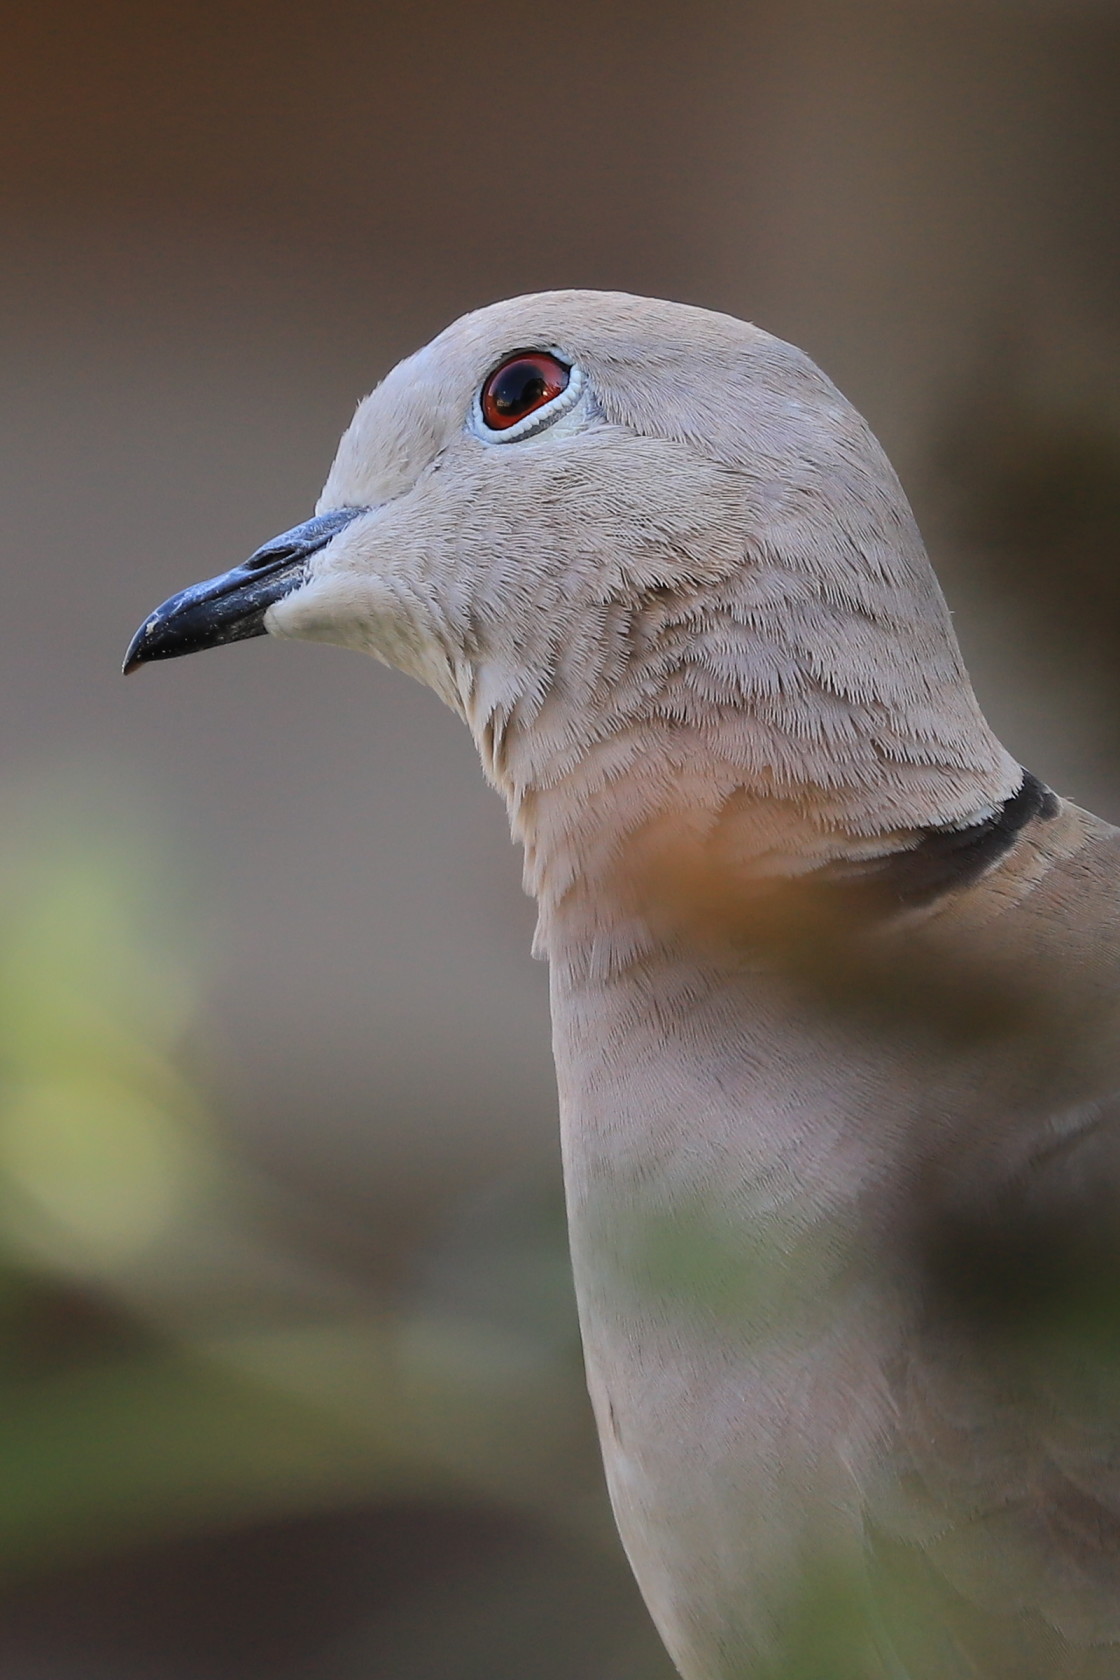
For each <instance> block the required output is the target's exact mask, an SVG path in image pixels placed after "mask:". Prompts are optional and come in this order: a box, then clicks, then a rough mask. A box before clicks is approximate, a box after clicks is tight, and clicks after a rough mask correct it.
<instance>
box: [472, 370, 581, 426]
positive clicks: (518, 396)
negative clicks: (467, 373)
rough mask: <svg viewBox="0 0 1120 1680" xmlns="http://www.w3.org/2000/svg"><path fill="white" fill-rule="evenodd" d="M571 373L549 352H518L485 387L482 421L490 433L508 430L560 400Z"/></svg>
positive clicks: (482, 396) (496, 371)
mask: <svg viewBox="0 0 1120 1680" xmlns="http://www.w3.org/2000/svg"><path fill="white" fill-rule="evenodd" d="M570 372H571V370H570V369H569V368H566V367H565V366H564V364H563V362H558V361H557V360H556V357H555V356H550V355H549V354H548V352H547V351H546V350H519V351H518V353H517V355H516V356H511V357H510V358H509V360H508V362H503V363H502V365H501V367H499V368H495V369H494V372H493V373H492V374H491V375H490V377H489V379H488V380H487V381H486V383H485V385H484V386H483V387H482V395H481V397H480V398H479V401H480V403H481V405H482V418H483V419H484V420H485V422H486V424H487V425H488V426H489V427H490V429H491V431H495V432H505V431H508V430H509V428H510V426H516V424H517V422H518V421H519V420H524V418H525V416H526V415H527V414H532V413H533V411H534V410H535V409H538V408H543V407H544V405H545V403H550V402H551V401H552V399H553V397H558V396H559V395H560V393H561V391H562V390H564V388H565V386H566V385H567V383H568V377H569V374H570Z"/></svg>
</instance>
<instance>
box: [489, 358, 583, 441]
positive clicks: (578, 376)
mask: <svg viewBox="0 0 1120 1680" xmlns="http://www.w3.org/2000/svg"><path fill="white" fill-rule="evenodd" d="M548 354H549V355H550V356H555V357H556V359H557V360H558V361H561V362H563V363H564V366H565V367H566V368H567V369H568V383H567V384H566V385H565V387H564V389H563V390H562V391H561V392H559V393H558V394H557V395H556V396H555V397H553V399H552V401H551V402H547V403H544V404H542V406H541V407H540V408H535V409H534V410H533V412H532V413H531V414H527V415H526V416H525V418H524V419H523V420H518V421H517V423H516V425H513V426H507V427H506V428H505V430H504V431H501V432H496V431H494V429H493V427H491V426H488V425H487V424H486V421H485V420H484V419H483V418H482V390H483V387H482V386H480V387H479V389H478V390H477V391H476V392H475V395H474V401H473V402H472V404H471V413H470V429H471V431H472V432H473V433H474V435H475V437H476V438H478V439H479V440H480V441H481V442H482V443H521V442H522V441H523V440H524V439H525V438H530V437H534V436H535V435H536V433H537V432H543V431H544V430H545V428H546V427H548V426H551V425H552V424H553V423H554V422H555V421H557V420H559V419H561V417H562V416H563V415H565V414H570V413H571V411H572V409H573V408H575V406H576V404H577V403H578V402H579V400H580V398H581V397H582V396H583V393H584V391H585V390H586V388H587V380H586V379H585V377H584V373H583V370H582V368H580V367H578V366H577V364H576V363H575V362H569V361H567V360H566V358H565V357H564V356H563V355H562V354H561V353H560V352H559V351H558V350H550V351H549V352H548Z"/></svg>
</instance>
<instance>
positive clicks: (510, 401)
mask: <svg viewBox="0 0 1120 1680" xmlns="http://www.w3.org/2000/svg"><path fill="white" fill-rule="evenodd" d="M547 390H548V386H547V385H546V383H545V380H544V376H543V374H542V373H541V371H540V369H539V368H536V367H534V366H533V364H532V362H511V363H510V365H509V367H505V368H503V369H502V370H501V372H500V373H499V374H497V375H496V376H495V378H494V383H493V385H492V386H491V387H490V395H491V398H492V399H493V403H494V407H495V408H496V409H497V410H498V413H499V414H527V413H528V412H529V410H530V409H532V408H535V407H536V406H537V404H538V403H539V402H540V400H541V398H542V397H543V396H544V395H545V394H546V392H547Z"/></svg>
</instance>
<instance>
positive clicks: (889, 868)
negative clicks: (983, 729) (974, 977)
mask: <svg viewBox="0 0 1120 1680" xmlns="http://www.w3.org/2000/svg"><path fill="white" fill-rule="evenodd" d="M1057 810H1058V800H1057V797H1056V795H1055V794H1053V793H1052V792H1051V791H1050V789H1049V788H1048V787H1046V786H1045V784H1044V783H1042V782H1040V781H1039V780H1038V777H1037V776H1032V775H1031V773H1030V771H1029V770H1024V772H1023V780H1022V784H1021V786H1020V787H1019V789H1018V790H1017V792H1015V793H1013V794H1012V795H1011V797H1010V799H1008V800H1006V801H1005V802H1004V804H1002V805H1001V806H1000V807H999V809H998V810H996V811H993V813H992V815H991V816H990V817H985V818H984V819H983V821H982V822H978V823H972V824H971V825H970V826H969V827H968V828H927V829H925V830H924V831H923V833H922V834H921V836H920V838H919V839H918V842H917V844H916V845H913V846H908V847H906V848H905V850H903V851H898V852H888V853H886V854H885V855H884V856H882V857H875V858H866V859H862V860H860V861H859V862H856V863H848V864H845V863H835V864H826V865H825V867H824V868H823V869H818V870H815V871H814V872H813V873H812V874H811V875H809V876H807V877H806V880H807V882H812V883H814V884H819V885H820V886H821V887H822V888H824V889H826V891H827V893H828V896H829V898H832V899H834V895H836V894H840V895H841V902H850V907H851V910H852V911H853V912H858V911H861V910H868V911H873V912H877V913H878V914H880V915H882V914H883V913H884V912H886V913H890V912H891V911H897V910H913V909H917V908H919V907H920V906H922V905H926V904H932V903H934V902H935V900H937V899H939V898H942V897H944V896H945V894H946V893H950V892H954V891H957V890H958V889H959V888H961V887H966V886H969V885H970V884H971V883H972V882H973V881H975V880H976V879H977V878H978V877H979V876H980V875H983V874H984V872H985V870H987V869H990V868H991V867H992V865H993V864H994V863H997V862H998V861H999V859H1000V858H1001V857H1003V855H1004V853H1005V852H1008V851H1010V849H1011V847H1012V846H1013V845H1014V844H1015V841H1016V839H1017V838H1018V836H1019V834H1020V833H1021V831H1022V830H1023V829H1024V828H1025V827H1026V826H1027V824H1028V823H1030V822H1034V821H1035V819H1036V818H1041V819H1042V820H1044V821H1045V820H1048V819H1049V818H1051V817H1053V816H1055V815H1056V814H1057ZM834 901H835V900H834Z"/></svg>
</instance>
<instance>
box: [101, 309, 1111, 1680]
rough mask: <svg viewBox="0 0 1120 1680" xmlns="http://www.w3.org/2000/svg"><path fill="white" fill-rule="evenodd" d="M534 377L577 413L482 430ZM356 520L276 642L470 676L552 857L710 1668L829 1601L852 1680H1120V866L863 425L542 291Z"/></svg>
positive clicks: (374, 481)
mask: <svg viewBox="0 0 1120 1680" xmlns="http://www.w3.org/2000/svg"><path fill="white" fill-rule="evenodd" d="M528 349H531V350H535V351H539V352H542V353H544V354H546V355H549V356H554V357H555V358H556V359H557V360H558V361H559V363H560V364H562V366H564V367H570V368H572V369H573V370H575V371H574V372H573V373H572V375H571V376H570V380H569V385H568V387H567V388H566V392H565V394H564V395H563V397H562V399H555V406H552V400H551V399H550V400H549V402H543V403H541V404H539V405H538V407H539V429H537V430H531V431H530V432H529V433H528V434H522V433H520V432H519V433H518V434H517V435H513V434H512V433H511V438H512V441H510V440H507V439H506V438H504V437H503V436H502V435H501V434H499V433H494V434H493V435H489V436H488V435H487V427H486V422H485V418H484V415H482V414H480V410H479V407H478V392H479V390H480V388H481V387H482V386H483V384H484V382H485V381H486V379H487V377H488V375H490V373H491V372H492V370H494V369H495V368H496V367H498V366H499V365H500V364H501V363H502V362H503V359H505V358H508V357H510V356H511V355H513V354H514V353H515V352H518V351H523V350H528ZM550 421H551V423H549V422H550ZM533 425H538V420H534V421H533ZM340 509H348V510H355V511H354V512H353V517H350V518H348V519H346V520H345V521H342V520H340V519H338V518H336V517H334V516H335V515H337V513H338V511H339V510H340ZM319 515H320V517H321V518H322V519H323V520H324V523H323V524H322V526H321V527H314V526H313V525H311V524H309V525H308V526H305V527H300V528H299V530H300V543H301V544H302V546H301V548H300V554H299V569H298V572H291V571H290V570H289V572H288V573H285V574H284V577H283V578H282V579H281V578H280V576H279V574H277V577H276V580H275V583H274V585H273V586H270V588H271V590H272V596H273V597H274V598H272V600H271V604H270V605H268V607H267V610H266V611H265V612H264V616H263V619H262V621H261V627H262V628H264V629H267V630H268V631H269V632H270V633H272V634H274V635H277V636H305V637H312V638H316V639H321V640H327V641H335V642H339V643H342V644H344V645H347V646H352V647H357V648H360V649H362V650H364V651H367V652H370V653H373V654H374V655H375V656H377V657H378V658H381V659H383V660H386V661H387V662H389V663H391V664H394V665H397V666H399V667H400V668H401V669H403V670H405V671H407V672H409V673H411V674H412V675H414V676H417V677H419V678H420V679H421V680H422V681H425V682H427V683H428V684H430V686H431V687H433V688H434V689H435V690H436V692H437V693H439V694H440V695H442V697H443V698H444V699H445V700H446V701H447V702H448V704H449V705H451V706H453V707H454V708H455V709H456V710H457V711H458V712H459V713H460V714H461V715H462V716H463V717H464V719H465V720H466V722H467V724H468V726H469V727H470V729H471V731H472V734H473V735H474V738H475V740H476V742H477V744H478V747H479V751H480V754H481V757H482V762H483V766H484V768H485V770H486V773H487V775H488V776H489V778H490V780H491V781H492V782H493V783H494V785H495V786H496V787H497V788H498V789H499V790H500V792H501V793H502V795H503V796H504V798H505V799H506V802H507V805H508V808H509V811H510V817H511V822H512V825H513V829H514V832H515V833H516V835H517V836H518V837H519V839H520V840H521V842H522V844H523V846H524V850H525V877H526V884H527V886H528V888H529V890H530V891H531V892H532V893H533V894H534V895H535V896H536V898H537V901H538V904H539V906H540V920H539V926H538V936H537V944H538V949H539V951H540V952H541V954H543V955H544V956H546V957H547V958H548V960H549V962H550V965H551V974H552V1006H553V1023H554V1047H555V1055H556V1065H557V1074H558V1080H559V1089H560V1101H561V1119H562V1128H563V1148H564V1167H565V1179H566V1186H567V1195H568V1205H569V1219H570V1227H571V1236H572V1252H573V1263H574V1267H575V1276H576V1287H577V1293H578V1297H579V1303H580V1314H581V1322H582V1326H583V1333H584V1341H585V1349H586V1357H587V1368H588V1379H589V1386H590V1390H591V1396H592V1401H593V1404H594V1406H595V1412H596V1417H597V1421H598V1426H599V1432H600V1438H601V1441H602V1445H603V1453H604V1460H605V1464H606V1468H607V1476H608V1482H609V1485H610V1489H611V1495H612V1499H613V1502H614V1507H615V1511H616V1514H617V1518H618V1523H619V1528H620V1531H621V1533H622V1537H623V1541H624V1543H625V1545H626V1547H627V1551H628V1553H629V1556H630V1558H631V1561H632V1563H633V1566H634V1569H635V1572H636V1574H637V1577H638V1580H639V1583H640V1585H641V1587H642V1590H643V1592H644V1594H645V1596H646V1599H647V1602H648V1603H649V1606H650V1609H651V1612H652V1614H653V1615H654V1617H655V1619H656V1621H657V1624H658V1627H659V1629H660V1631H661V1633H662V1635H663V1637H664V1639H665V1642H666V1644H667V1646H668V1648H669V1650H670V1652H671V1653H672V1655H673V1657H674V1659H675V1660H676V1662H677V1664H678V1666H679V1667H680V1669H681V1672H682V1674H683V1675H684V1676H685V1677H686V1680H740V1677H746V1676H754V1675H776V1674H780V1673H781V1672H782V1666H781V1665H782V1662H783V1660H784V1658H785V1657H786V1656H788V1655H789V1653H790V1651H791V1650H793V1649H794V1648H795V1647H797V1641H798V1639H799V1638H800V1637H801V1634H802V1632H803V1624H804V1621H805V1618H806V1616H807V1615H808V1611H807V1609H806V1604H807V1602H808V1600H807V1599H805V1597H804V1596H803V1589H805V1590H807V1587H806V1583H809V1584H811V1583H812V1582H813V1581H815V1580H823V1579H827V1580H828V1581H831V1582H833V1583H834V1584H835V1583H840V1586H839V1589H838V1590H839V1592H840V1596H841V1598H842V1600H843V1603H844V1606H845V1618H846V1619H845V1620H844V1623H843V1625H844V1628H845V1629H846V1630H847V1631H846V1632H845V1633H844V1634H843V1636H842V1635H841V1633H840V1632H836V1634H835V1640H836V1641H837V1642H838V1643H836V1644H835V1645H834V1647H833V1648H832V1649H831V1650H830V1651H828V1652H826V1653H825V1655H824V1657H823V1659H822V1661H823V1665H824V1668H825V1669H827V1671H828V1672H829V1674H830V1676H840V1675H847V1674H849V1673H850V1674H852V1675H855V1674H857V1673H858V1674H860V1675H879V1674H881V1675H884V1676H897V1675H908V1676H910V1677H911V1680H948V1677H956V1676H976V1677H984V1680H996V1677H1000V1680H1002V1677H1005V1676H1012V1675H1014V1676H1017V1677H1021V1680H1034V1677H1037V1680H1042V1677H1043V1676H1045V1677H1047V1680H1075V1677H1076V1680H1099V1677H1103V1676H1106V1675H1114V1674H1117V1673H1120V1404H1118V1402H1120V1383H1118V1381H1117V1375H1118V1372H1120V1365H1118V1364H1117V1362H1116V1355H1117V1353H1118V1352H1120V1344H1118V1343H1117V1338H1116V1335H1115V1331H1114V1328H1113V1326H1114V1324H1115V1323H1116V1321H1117V1307H1118V1305H1120V1300H1118V1298H1117V1295H1116V1291H1115V1290H1114V1289H1113V1287H1112V1286H1113V1285H1114V1284H1115V1283H1116V1282H1117V1281H1120V1271H1118V1269H1117V1266H1116V1261H1117V1258H1118V1245H1117V1238H1116V1235H1115V1232H1116V1228H1117V1221H1116V1211H1117V1207H1118V1205H1120V1203H1118V1192H1120V1185H1118V1183H1117V1165H1116V1161H1117V1145H1116V1132H1117V1111H1116V1097H1115V1093H1116V1089H1117V1086H1118V1084H1120V1037H1118V1029H1120V1011H1118V1007H1117V961H1118V954H1120V892H1118V889H1117V863H1118V835H1117V831H1116V830H1114V829H1111V828H1109V827H1108V826H1107V825H1105V824H1103V823H1101V822H1099V821H1097V820H1096V819H1095V818H1093V817H1090V816H1088V815H1087V814H1086V813H1084V812H1081V811H1079V810H1078V809H1077V808H1076V807H1074V806H1071V805H1069V804H1067V803H1066V802H1064V801H1060V800H1058V799H1056V798H1055V797H1054V796H1052V795H1049V794H1048V793H1046V792H1045V790H1041V789H1038V788H1037V784H1034V783H1033V782H1031V781H1030V780H1027V781H1024V773H1023V770H1022V769H1021V767H1020V766H1019V765H1017V764H1016V763H1015V761H1014V760H1013V759H1012V757H1011V756H1010V755H1009V754H1008V753H1007V752H1006V751H1005V750H1004V749H1003V748H1002V747H1001V745H1000V744H999V742H998V741H996V739H995V738H994V736H993V735H992V733H991V731H990V729H989V728H988V726H987V724H986V722H985V721H984V719H983V717H982V715H981V713H980V711H979V708H978V706H977V704H976V701H975V699H974V696H973V693H972V689H971V687H970V684H969V682H968V678H967V675H966V673H965V671H964V669H963V666H962V663H961V659H960V654H959V651H958V648H957V644H956V640H955V638H954V635H953V632H952V629H951V626H950V623H949V619H948V615H947V612H946V610H945V607H944V603H943V601H942V598H941V595H940V592H939V590H938V587H937V584H936V581H935V579H934V577H933V573H932V570H931V569H930V566H929V563H928V561H927V559H926V556H925V552H924V549H923V547H922V544H921V540H920V537H919V535H918V533H917V530H916V528H915V526H914V522H913V519H912V516H911V513H910V510H909V508H908V506H907V503H906V500H905V497H904V495H903V493H902V491H901V489H900V487H899V485H898V483H897V480H896V479H895V477H894V474H893V473H892V471H891V469H890V467H889V465H888V463H887V462H886V460H885V458H884V456H883V454H882V452H881V451H880V449H879V447H878V445H877V444H876V442H875V440H874V438H873V437H872V436H871V434H870V432H869V431H868V429H867V427H866V425H865V424H864V422H863V421H862V420H861V419H860V417H859V416H858V415H857V414H856V413H855V412H854V411H853V410H852V408H851V407H850V406H849V405H848V404H847V403H846V402H845V401H844V399H843V398H842V397H841V396H840V395H839V393H838V392H836V390H835V389H834V387H833V386H831V384H830V383H829V382H828V380H827V379H826V378H825V377H824V375H823V374H821V373H820V371H819V370H818V369H817V368H815V367H814V366H813V364H812V363H811V362H810V361H809V360H808V359H807V358H806V357H805V356H804V355H802V354H801V352H799V351H797V350H795V349H793V348H792V347H790V346H788V345H784V344H781V343H780V342H778V341H777V340H774V339H772V338H770V337H769V336H768V335H766V334H765V333H762V332H760V331H758V330H757V329H755V328H753V327H749V326H746V325H745V324H744V323H742V322H739V321H735V320H733V319H731V318H730V317H726V316H721V315H714V314H710V313H707V312H705V311H701V310H696V309H690V308H686V307H684V306H681V305H674V304H668V303H659V302H653V301H650V300H645V299H638V298H632V297H626V296H622V295H616V294H598V293H589V292H585V293H580V292H567V293H563V292H561V293H551V294H542V295H540V296H536V297H529V298H520V299H514V300H511V301H509V302H507V303H503V304H498V305H495V306H493V307H492V308H490V309H486V310H482V311H479V312H478V313H477V314H475V315H473V316H468V317H466V318H465V319H464V320H462V321H460V322H457V323H456V324H455V325H454V326H452V327H451V328H449V329H448V330H447V332H445V333H444V334H442V335H440V337H439V338H437V339H436V340H434V341H433V343H432V344H430V345H429V346H428V347H427V348H426V349H424V350H423V351H421V352H419V354H418V355H416V356H414V357H412V358H410V359H409V360H408V361H406V362H404V363H402V364H401V365H400V366H399V367H398V368H396V369H395V370H394V371H393V372H392V373H391V374H390V375H389V376H388V378H387V379H386V380H385V381H384V382H383V384H382V385H381V386H380V387H379V388H378V389H377V390H376V391H375V392H374V393H373V394H372V396H370V397H369V398H367V399H366V401H365V402H364V403H363V404H362V405H361V406H360V408H359V410H358V413H357V415H356V416H355V419H354V421H353V423H352V425H351V427H350V428H349V430H348V432H347V434H346V436H345V437H344V439H343V441H342V444H341V446H340V449H339V453H338V456H337V459H336V461H335V463H334V465H333V467H332V469H331V472H330V475H329V477H328V480H327V484H326V487H325V489H324V492H323V495H322V497H321V499H320V503H319ZM309 532H310V533H311V535H310V536H309V535H308V533H309ZM285 552H287V551H285ZM273 553H275V545H271V546H270V547H269V549H267V550H264V551H262V554H273ZM268 564H272V561H269V562H268ZM238 587H240V585H238ZM253 587H254V590H255V594H254V597H253V599H254V602H255V603H256V605H255V606H254V611H259V607H260V603H261V601H262V600H263V599H264V597H263V596H262V594H261V588H262V585H261V580H260V576H259V571H258V574H256V577H255V582H254V586H253ZM208 588H209V589H210V593H209V594H207V595H206V596H205V602H206V603H212V602H215V601H218V602H223V603H225V604H224V605H222V606H221V608H220V611H221V613H223V614H224V615H225V619H224V622H225V625H226V629H225V630H224V631H222V632H221V634H219V633H218V631H215V633H214V636H213V639H214V640H218V639H223V640H228V639H231V635H232V634H233V632H231V631H230V630H229V625H230V623H231V622H234V619H233V618H231V616H230V615H231V613H232V611H233V609H232V608H231V606H230V601H231V599H232V597H231V594H230V590H229V589H228V588H224V586H222V587H221V588H219V589H218V590H217V593H215V590H214V586H213V585H211V586H208ZM223 589H224V593H223ZM186 595H187V596H190V597H191V602H190V603H188V605H189V607H190V612H191V613H192V614H193V616H192V617H191V620H190V622H191V625H192V630H191V635H192V636H193V638H194V639H193V641H192V642H191V646H197V645H199V644H198V629H197V626H198V605H199V601H200V600H202V599H203V598H202V596H200V595H199V594H198V593H197V592H191V591H188V592H186ZM184 599H185V597H184ZM172 605H173V606H174V611H171V612H170V614H167V613H165V612H164V609H160V613H159V614H156V615H153V618H152V620H150V621H149V624H148V625H146V626H145V628H144V630H142V631H141V632H140V634H139V636H138V637H137V640H136V643H135V644H134V648H133V650H132V652H131V658H132V662H133V663H142V662H143V661H144V660H145V659H146V658H150V657H163V656H164V655H165V654H167V653H174V652H178V651H187V649H186V647H185V646H180V645H176V643H175V639H174V638H175V634H176V630H175V626H176V624H177V623H184V622H185V618H184V615H185V614H186V612H187V610H188V609H187V606H181V605H178V604H172ZM207 610H217V609H212V608H210V607H208V608H207ZM161 615H162V616H161ZM237 622H238V623H240V624H242V626H243V625H244V624H245V622H247V621H246V620H245V619H244V618H243V619H242V620H239V621H237ZM247 633H252V631H251V630H245V629H244V628H242V629H240V630H239V631H237V634H247ZM184 634H185V633H184ZM906 883H910V885H909V886H907V885H906ZM915 883H916V886H915ZM838 1625H839V1624H838ZM844 1640H846V1641H847V1642H848V1643H847V1645H846V1646H845V1647H844V1649H843V1650H842V1649H841V1644H843V1642H844Z"/></svg>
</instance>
